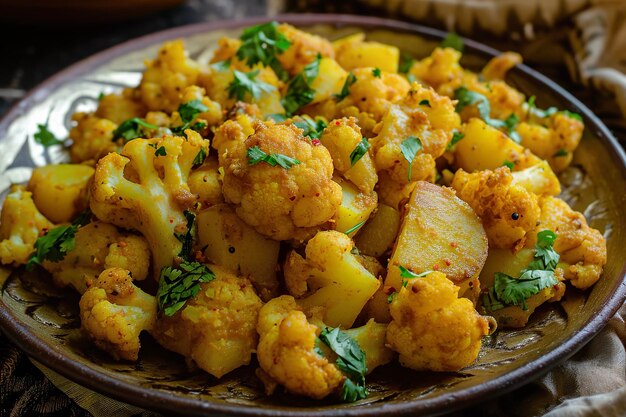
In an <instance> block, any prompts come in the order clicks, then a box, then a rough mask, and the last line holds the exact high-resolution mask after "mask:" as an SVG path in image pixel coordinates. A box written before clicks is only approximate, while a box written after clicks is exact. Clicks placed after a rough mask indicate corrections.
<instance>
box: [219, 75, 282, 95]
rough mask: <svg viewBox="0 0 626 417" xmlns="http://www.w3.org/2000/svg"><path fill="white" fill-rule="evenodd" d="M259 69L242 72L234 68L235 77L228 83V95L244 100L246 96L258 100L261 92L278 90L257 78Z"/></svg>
mask: <svg viewBox="0 0 626 417" xmlns="http://www.w3.org/2000/svg"><path fill="white" fill-rule="evenodd" d="M258 74H259V70H254V71H250V72H241V71H237V70H233V75H234V77H235V78H234V79H233V81H232V82H231V83H230V84H229V85H228V97H229V98H235V99H237V100H241V101H243V100H244V99H245V98H246V97H252V98H253V99H254V100H258V99H259V98H260V97H261V93H270V92H272V91H274V90H276V87H274V86H273V85H271V84H268V83H266V82H263V81H261V80H257V79H256V77H257V75H258Z"/></svg>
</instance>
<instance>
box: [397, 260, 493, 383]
mask: <svg viewBox="0 0 626 417" xmlns="http://www.w3.org/2000/svg"><path fill="white" fill-rule="evenodd" d="M458 292H459V287H457V286H455V285H454V284H453V283H452V281H450V280H449V279H447V278H446V275H445V274H443V273H441V272H431V273H430V274H428V275H427V276H425V277H422V278H414V279H410V280H408V283H407V286H406V287H403V288H401V289H400V292H398V294H397V295H396V296H395V297H394V299H393V301H392V302H391V306H390V311H391V317H392V318H393V319H392V321H391V323H390V324H389V327H388V328H387V343H388V345H389V347H390V348H391V349H392V350H394V351H396V352H398V353H399V354H400V364H401V365H402V366H406V367H408V368H411V369H415V370H418V371H423V370H431V371H439V372H442V371H443V372H445V371H458V370H459V369H461V368H463V367H466V366H468V365H471V364H472V363H473V362H474V360H475V359H476V357H477V356H478V352H479V350H480V346H481V338H482V337H483V336H486V335H487V334H489V322H488V320H487V319H486V318H485V317H483V316H481V315H480V314H478V313H477V312H476V310H475V309H474V305H473V304H472V302H471V301H470V300H468V299H466V298H458Z"/></svg>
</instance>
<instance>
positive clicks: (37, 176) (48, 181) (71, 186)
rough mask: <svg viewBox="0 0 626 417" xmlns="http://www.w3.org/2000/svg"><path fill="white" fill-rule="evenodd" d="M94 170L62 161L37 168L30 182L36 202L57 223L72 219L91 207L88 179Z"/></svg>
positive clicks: (43, 212)
mask: <svg viewBox="0 0 626 417" xmlns="http://www.w3.org/2000/svg"><path fill="white" fill-rule="evenodd" d="M93 173H94V169H93V168H92V167H90V166H87V165H75V164H59V165H46V166H43V167H38V168H35V170H34V171H33V175H32V176H31V177H30V181H29V182H28V189H29V190H30V191H31V192H32V193H33V201H34V202H35V205H36V206H37V208H38V209H39V211H40V212H41V214H43V215H44V216H46V217H47V218H48V219H50V220H51V221H52V222H54V223H65V222H70V221H72V219H74V218H75V217H76V216H77V215H78V213H80V212H81V211H83V210H84V209H85V208H86V207H87V193H86V188H87V182H88V181H89V179H90V178H91V177H92V175H93Z"/></svg>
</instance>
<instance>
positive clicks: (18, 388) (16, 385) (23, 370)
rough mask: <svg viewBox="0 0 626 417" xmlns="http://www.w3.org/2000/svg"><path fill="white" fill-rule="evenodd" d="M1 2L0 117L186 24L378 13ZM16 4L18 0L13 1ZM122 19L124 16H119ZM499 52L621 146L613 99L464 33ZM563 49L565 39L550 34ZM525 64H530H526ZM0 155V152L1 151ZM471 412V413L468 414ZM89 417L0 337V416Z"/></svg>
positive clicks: (267, 3) (294, 1) (335, 7)
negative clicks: (134, 42) (47, 8)
mask: <svg viewBox="0 0 626 417" xmlns="http://www.w3.org/2000/svg"><path fill="white" fill-rule="evenodd" d="M3 1H5V0H0V39H2V41H1V42H0V57H1V58H0V63H1V64H0V117H1V116H2V115H3V114H4V113H6V111H7V110H8V109H9V107H10V106H11V105H12V104H13V103H15V102H16V101H18V100H19V99H20V98H21V97H22V96H24V95H25V94H26V92H27V91H28V90H29V89H31V88H32V87H34V86H35V85H37V84H38V83H40V82H41V81H43V80H45V79H46V78H48V77H49V76H51V75H53V74H54V73H56V72H57V71H59V70H61V69H63V68H65V67H67V66H69V65H71V64H73V63H75V62H76V61H79V60H81V59H83V58H86V57H88V56H90V55H92V54H94V53H96V52H98V51H101V50H103V49H106V48H108V47H110V46H113V45H117V44H119V43H121V42H124V41H126V40H128V39H132V38H135V37H138V36H141V35H145V34H148V33H152V32H156V31H159V30H162V29H166V28H170V27H174V26H180V25H186V24H191V23H199V22H207V21H217V20H226V19H241V18H244V17H248V16H259V15H267V14H273V13H277V12H279V11H281V10H283V11H287V12H334V13H354V14H375V15H378V16H380V15H382V13H381V11H379V10H375V9H372V8H368V7H364V6H362V5H360V4H359V2H350V1H346V0H335V1H323V0H313V1H308V2H307V1H304V0H287V1H286V2H284V3H282V2H280V1H279V0H242V1H232V0H191V1H189V2H187V3H186V4H184V5H182V6H178V7H176V8H174V9H170V10H167V11H163V12H158V13H154V14H150V15H148V16H144V17H141V18H133V19H127V20H125V21H122V22H118V23H98V24H93V23H88V22H81V21H79V20H76V21H73V22H72V24H65V25H63V24H60V23H58V19H53V18H49V19H47V17H46V16H41V15H36V11H32V15H31V14H30V13H27V14H25V15H24V16H23V18H20V19H19V22H18V21H16V19H14V18H11V19H7V18H6V15H5V17H4V19H3V17H2V2H3ZM16 1H20V0H16ZM84 1H88V0H84ZM120 17H121V18H124V17H125V16H120ZM469 35H470V36H471V37H473V38H476V39H477V40H479V41H482V42H485V43H487V44H490V45H491V46H494V47H496V48H498V49H509V50H517V51H521V52H522V54H523V55H524V57H525V58H527V61H526V62H527V63H528V64H529V65H531V66H533V67H535V68H536V69H538V70H540V71H541V72H543V73H544V74H546V75H548V76H549V77H551V78H553V79H555V80H557V81H558V83H559V84H561V85H564V86H565V87H566V88H567V89H568V90H569V91H570V92H572V93H574V94H575V95H576V96H577V97H578V98H579V99H581V100H582V101H583V103H585V104H586V105H587V106H589V107H590V108H591V109H592V110H594V111H596V113H599V115H600V117H601V118H602V119H603V120H604V122H605V123H607V125H608V126H609V128H611V129H612V130H613V131H614V133H615V134H616V136H617V137H618V138H619V139H620V140H621V141H622V143H625V140H626V129H624V128H623V127H620V123H621V120H622V117H621V115H620V114H619V113H618V111H617V108H616V106H615V105H614V104H613V105H612V104H611V103H612V98H611V97H607V96H606V95H603V94H600V93H598V92H596V91H592V90H589V89H585V88H583V87H581V86H578V85H575V84H574V83H573V82H572V81H571V80H570V78H569V76H568V73H567V71H566V69H565V65H564V64H563V62H562V60H559V59H553V60H552V61H553V62H551V63H549V64H545V63H544V64H541V63H540V60H535V59H533V55H534V54H536V53H537V51H534V53H533V51H527V50H525V48H526V47H527V44H526V43H525V42H524V41H521V40H513V39H510V38H509V39H500V40H497V39H494V38H493V37H491V36H488V35H486V34H481V33H472V34H469ZM550 36H553V37H557V39H560V40H561V41H562V42H563V44H564V47H565V48H566V45H565V44H566V42H567V40H566V36H565V34H564V32H562V31H558V30H557V31H555V32H554V33H552V34H551V35H550ZM528 58H530V60H528ZM0 150H1V146H0ZM477 411H478V410H476V409H474V410H473V411H472V410H470V414H467V415H472V414H474V413H476V412H477ZM9 415H10V416H12V417H33V416H59V417H72V416H90V414H89V413H87V412H86V411H84V410H82V409H80V408H79V407H78V406H77V405H76V404H75V403H74V402H73V401H72V400H70V399H69V398H68V397H66V396H65V395H64V394H63V393H61V392H60V391H59V390H58V389H57V388H56V387H54V386H53V385H52V384H51V383H50V382H49V381H48V380H47V379H46V378H45V377H44V376H43V374H41V372H40V371H39V370H38V369H37V368H35V367H34V366H33V365H32V364H31V363H30V361H29V360H28V359H27V357H26V356H25V355H24V354H23V353H22V352H21V351H20V350H19V349H17V348H16V347H15V346H14V345H12V344H11V343H10V342H9V341H8V340H7V339H6V338H5V337H4V336H3V335H2V334H1V333H0V417H3V416H9ZM474 415H475V414H474Z"/></svg>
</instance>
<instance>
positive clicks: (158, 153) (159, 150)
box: [154, 146, 167, 156]
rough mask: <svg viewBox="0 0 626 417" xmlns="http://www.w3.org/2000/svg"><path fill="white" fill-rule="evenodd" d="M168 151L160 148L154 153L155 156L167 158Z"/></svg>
mask: <svg viewBox="0 0 626 417" xmlns="http://www.w3.org/2000/svg"><path fill="white" fill-rule="evenodd" d="M166 155H167V151H166V150H165V146H160V147H159V148H158V149H157V150H156V151H154V156H166Z"/></svg>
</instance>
